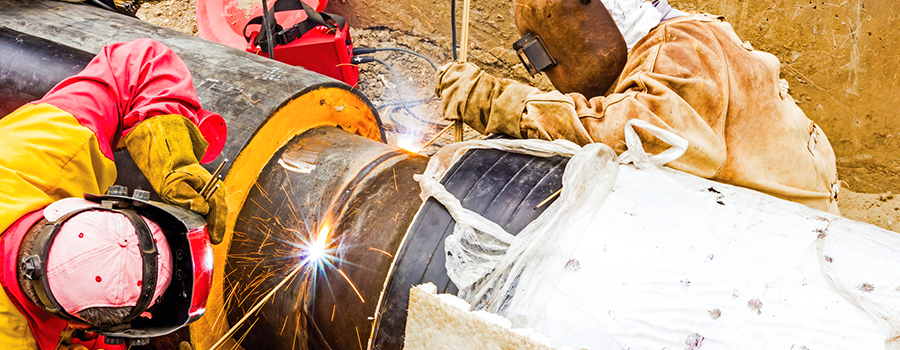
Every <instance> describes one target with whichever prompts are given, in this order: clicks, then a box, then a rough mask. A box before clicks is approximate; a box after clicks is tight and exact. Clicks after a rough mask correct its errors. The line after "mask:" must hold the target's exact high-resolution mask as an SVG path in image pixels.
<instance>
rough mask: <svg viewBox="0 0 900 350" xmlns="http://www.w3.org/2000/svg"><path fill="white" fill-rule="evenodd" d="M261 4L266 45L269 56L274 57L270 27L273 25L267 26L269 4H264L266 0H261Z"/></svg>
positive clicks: (273, 16)
mask: <svg viewBox="0 0 900 350" xmlns="http://www.w3.org/2000/svg"><path fill="white" fill-rule="evenodd" d="M262 6H263V9H262V10H263V25H264V26H265V28H266V45H267V46H268V47H269V58H271V59H273V60H274V59H275V47H274V45H272V29H273V28H275V26H271V27H270V26H269V5H268V4H266V0H262ZM272 18H275V15H274V14H272Z"/></svg>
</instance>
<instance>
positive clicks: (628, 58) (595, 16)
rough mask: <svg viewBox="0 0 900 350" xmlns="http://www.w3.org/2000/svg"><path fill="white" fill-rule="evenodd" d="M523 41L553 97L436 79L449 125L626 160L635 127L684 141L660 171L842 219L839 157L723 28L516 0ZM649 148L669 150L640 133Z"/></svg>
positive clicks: (473, 79) (615, 3)
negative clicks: (528, 37)
mask: <svg viewBox="0 0 900 350" xmlns="http://www.w3.org/2000/svg"><path fill="white" fill-rule="evenodd" d="M516 25H517V27H518V28H519V31H520V34H523V35H525V34H526V33H534V34H537V35H539V36H541V37H542V39H543V41H544V42H546V46H547V50H548V51H549V53H550V55H552V57H553V58H554V59H555V60H556V62H557V64H556V66H555V67H552V68H549V69H548V70H547V71H545V73H546V74H547V75H548V77H549V78H550V80H551V82H552V83H553V84H554V86H555V87H556V88H557V89H559V90H558V91H551V92H542V91H540V90H538V89H536V88H534V87H530V86H527V85H525V84H521V83H517V82H513V81H510V80H505V79H498V78H495V77H493V76H491V75H489V74H487V73H485V72H482V71H481V70H480V69H479V68H477V67H476V66H475V65H473V64H461V63H451V64H448V65H447V66H445V67H443V68H442V70H441V71H440V72H439V73H438V81H437V86H436V88H435V90H436V93H437V95H438V96H439V97H441V98H442V99H443V101H442V105H443V108H444V118H446V119H450V120H455V119H460V118H461V119H462V120H463V121H464V122H465V123H466V124H468V125H469V126H471V127H473V128H474V129H476V130H478V131H479V132H482V133H504V134H507V135H510V136H513V137H520V138H538V139H545V140H553V139H567V140H570V141H573V142H576V143H578V144H581V145H584V144H586V143H590V142H602V143H605V144H607V145H609V146H611V147H612V148H613V149H615V150H616V152H617V153H622V152H623V151H625V149H626V147H625V142H624V140H625V136H624V132H623V129H624V126H625V123H626V122H627V121H628V120H630V119H641V120H644V121H647V122H649V123H651V124H653V125H656V126H658V127H661V128H663V129H666V130H669V131H671V132H673V133H675V134H677V135H679V136H681V137H683V138H685V139H687V140H688V142H689V146H688V150H687V151H686V153H685V154H684V155H683V156H682V157H681V158H679V159H677V160H675V161H672V162H670V163H668V164H667V165H668V166H670V167H672V168H675V169H678V170H682V171H685V172H688V173H691V174H694V175H697V176H701V177H704V178H708V179H712V180H716V181H720V182H724V183H729V184H734V185H738V186H743V187H747V188H751V189H754V190H758V191H761V192H764V193H767V194H770V195H773V196H776V197H780V198H783V199H787V200H790V201H794V202H797V203H801V204H805V205H807V206H809V207H812V208H816V209H820V210H824V211H828V212H831V213H835V214H837V213H839V210H838V206H837V193H838V190H839V188H840V185H839V183H838V180H837V172H836V168H835V158H834V151H833V150H832V148H831V144H830V143H829V142H828V139H827V138H826V137H825V134H824V133H823V132H822V130H821V128H819V127H818V126H817V125H816V123H814V122H813V121H811V120H809V118H807V117H806V115H804V113H803V111H802V110H800V108H799V107H797V105H796V104H795V103H794V100H793V98H791V96H790V95H789V94H788V85H787V82H786V81H784V80H782V79H780V77H779V69H780V63H779V61H778V59H777V58H776V57H775V56H773V55H771V54H768V53H765V52H761V51H756V50H754V49H753V48H752V47H751V46H750V44H749V43H745V42H741V40H740V39H739V38H738V36H737V35H736V34H735V33H734V30H733V29H732V28H731V26H730V25H729V24H728V23H726V22H725V21H724V20H723V19H722V18H720V17H715V16H711V15H706V14H688V13H684V12H681V11H678V10H674V9H672V8H671V7H669V6H668V4H667V3H666V1H665V0H662V1H653V3H651V2H646V1H642V0H602V2H601V1H598V0H595V1H590V0H546V1H545V0H523V1H522V2H520V4H519V6H517V10H516ZM636 130H637V132H638V135H639V136H640V137H641V141H642V142H643V145H644V149H645V151H647V152H650V153H654V154H656V153H659V152H661V151H663V150H665V149H667V148H668V147H669V145H667V144H665V143H664V142H662V141H660V140H658V139H656V138H655V137H653V136H651V135H649V134H648V133H646V132H643V131H642V130H641V129H639V128H636Z"/></svg>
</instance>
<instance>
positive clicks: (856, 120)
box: [671, 0, 900, 193]
mask: <svg viewBox="0 0 900 350" xmlns="http://www.w3.org/2000/svg"><path fill="white" fill-rule="evenodd" d="M671 3H672V4H673V5H674V6H679V7H681V8H688V9H697V10H702V11H705V12H709V13H715V14H721V15H724V16H725V17H726V18H727V19H728V21H729V22H730V23H731V24H732V26H734V28H735V31H736V32H737V33H738V35H739V36H740V37H741V38H742V39H743V40H747V41H750V42H751V43H752V44H753V46H754V47H755V48H756V49H759V50H765V51H768V52H771V53H773V54H775V55H776V56H778V59H779V60H781V64H782V69H781V73H782V77H783V78H785V79H787V80H788V82H789V83H790V85H791V95H793V96H794V99H795V100H797V101H798V102H799V106H800V108H802V109H803V111H804V112H806V115H807V116H809V118H810V119H812V120H815V121H816V122H817V123H819V125H820V126H821V127H822V129H823V130H825V132H826V134H827V135H828V138H829V140H830V141H831V144H832V145H833V146H834V150H835V153H836V155H837V165H838V173H839V176H840V177H841V179H843V180H844V181H847V183H848V184H849V186H850V189H852V190H853V191H856V192H869V193H873V192H886V191H892V192H894V193H897V192H898V191H900V181H897V180H898V177H900V135H898V133H900V111H898V103H900V67H898V65H900V43H898V42H897V40H896V38H897V37H900V10H898V9H897V7H896V1H891V0H841V1H821V0H819V1H811V0H768V1H759V0H711V1H701V0H677V1H671Z"/></svg>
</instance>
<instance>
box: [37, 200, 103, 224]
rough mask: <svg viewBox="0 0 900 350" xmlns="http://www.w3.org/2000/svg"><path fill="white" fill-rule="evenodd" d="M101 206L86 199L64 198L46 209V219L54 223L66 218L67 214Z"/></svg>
mask: <svg viewBox="0 0 900 350" xmlns="http://www.w3.org/2000/svg"><path fill="white" fill-rule="evenodd" d="M99 206H100V204H97V203H94V202H91V201H89V200H86V199H84V198H78V197H69V198H64V199H60V200H58V201H56V202H53V203H50V205H48V206H47V207H46V208H44V218H46V219H47V221H51V222H53V221H56V220H59V218H61V217H63V216H65V215H66V214H68V213H71V212H73V211H76V210H79V209H84V208H91V207H99Z"/></svg>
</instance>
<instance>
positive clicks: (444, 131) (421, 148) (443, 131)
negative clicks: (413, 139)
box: [416, 123, 456, 153]
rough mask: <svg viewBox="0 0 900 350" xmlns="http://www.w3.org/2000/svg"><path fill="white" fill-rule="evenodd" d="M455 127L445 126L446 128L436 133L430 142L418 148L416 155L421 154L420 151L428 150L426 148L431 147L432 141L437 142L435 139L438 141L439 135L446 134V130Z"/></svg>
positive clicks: (451, 125) (452, 125)
mask: <svg viewBox="0 0 900 350" xmlns="http://www.w3.org/2000/svg"><path fill="white" fill-rule="evenodd" d="M455 125H456V124H453V123H451V124H450V125H447V126H446V127H444V129H443V130H441V131H440V132H438V133H437V135H434V137H432V138H431V140H429V141H428V142H426V143H425V145H423V146H422V147H420V148H419V151H418V152H416V153H422V151H424V150H425V148H428V146H431V144H432V143H434V141H437V139H438V138H439V137H441V135H443V134H446V133H447V130H450V128H452V127H454V126H455Z"/></svg>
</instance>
